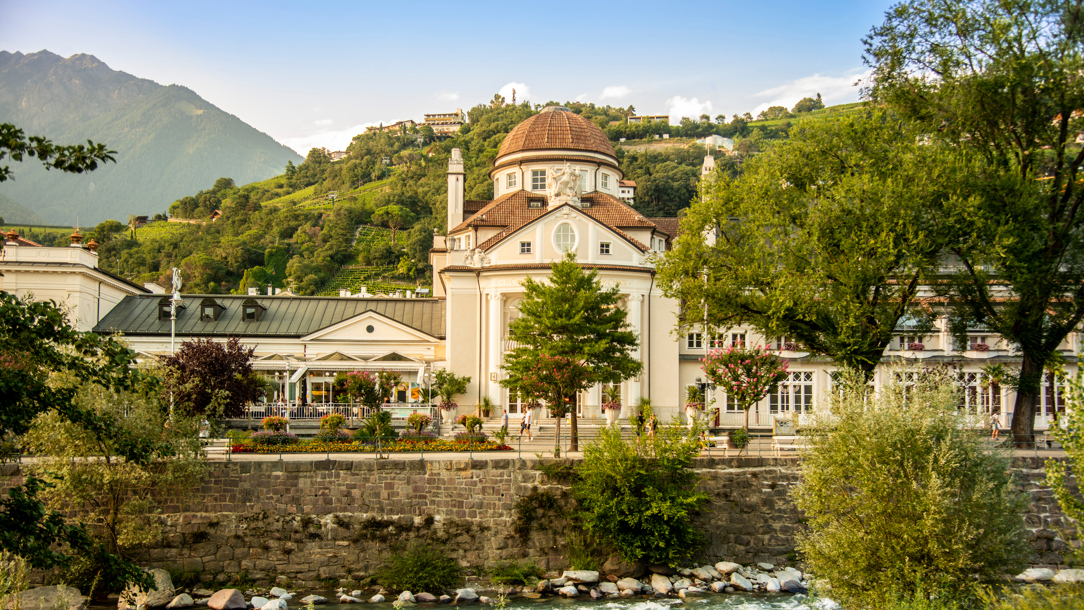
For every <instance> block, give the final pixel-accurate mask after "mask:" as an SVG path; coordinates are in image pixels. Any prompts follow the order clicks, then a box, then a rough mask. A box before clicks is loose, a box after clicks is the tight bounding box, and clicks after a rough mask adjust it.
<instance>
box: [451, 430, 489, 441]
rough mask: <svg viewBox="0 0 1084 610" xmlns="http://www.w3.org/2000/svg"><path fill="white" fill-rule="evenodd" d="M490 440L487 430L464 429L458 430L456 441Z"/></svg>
mask: <svg viewBox="0 0 1084 610" xmlns="http://www.w3.org/2000/svg"><path fill="white" fill-rule="evenodd" d="M486 440H488V437H487V436H486V433H485V432H471V431H470V430H464V431H462V432H457V433H456V435H455V442H457V443H484V442H486Z"/></svg>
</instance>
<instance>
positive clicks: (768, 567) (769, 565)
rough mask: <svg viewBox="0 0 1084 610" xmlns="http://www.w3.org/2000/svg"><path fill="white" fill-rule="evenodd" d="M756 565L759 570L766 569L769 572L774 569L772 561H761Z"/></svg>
mask: <svg viewBox="0 0 1084 610" xmlns="http://www.w3.org/2000/svg"><path fill="white" fill-rule="evenodd" d="M757 567H758V568H760V569H761V570H767V571H768V572H771V571H772V570H774V569H775V564H774V563H764V562H763V561H762V562H760V563H758V564H757Z"/></svg>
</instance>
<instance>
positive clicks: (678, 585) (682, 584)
mask: <svg viewBox="0 0 1084 610" xmlns="http://www.w3.org/2000/svg"><path fill="white" fill-rule="evenodd" d="M691 586H693V581H691V580H689V579H688V578H679V579H677V580H676V581H674V589H675V590H677V591H680V590H682V589H688V588H689V587H691Z"/></svg>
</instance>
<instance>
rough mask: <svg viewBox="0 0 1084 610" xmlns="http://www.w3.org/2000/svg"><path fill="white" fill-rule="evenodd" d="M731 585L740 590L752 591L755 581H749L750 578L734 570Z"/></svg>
mask: <svg viewBox="0 0 1084 610" xmlns="http://www.w3.org/2000/svg"><path fill="white" fill-rule="evenodd" d="M730 585H731V586H733V587H734V588H735V589H737V590H739V591H752V590H753V583H751V582H749V579H748V578H746V577H744V576H742V575H741V574H738V573H737V572H734V573H733V574H731V575H730Z"/></svg>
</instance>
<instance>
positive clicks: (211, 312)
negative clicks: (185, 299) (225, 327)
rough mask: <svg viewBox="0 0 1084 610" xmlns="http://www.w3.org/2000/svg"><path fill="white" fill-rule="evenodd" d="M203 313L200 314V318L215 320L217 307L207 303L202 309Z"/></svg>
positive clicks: (206, 320) (205, 320) (209, 320)
mask: <svg viewBox="0 0 1084 610" xmlns="http://www.w3.org/2000/svg"><path fill="white" fill-rule="evenodd" d="M202 311H203V314H202V315H201V316H200V320H202V321H204V322H214V320H215V307H214V305H207V306H205V307H203V309H202Z"/></svg>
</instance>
